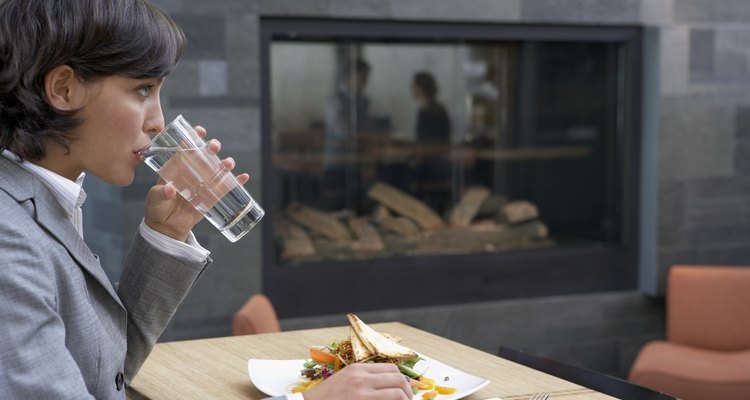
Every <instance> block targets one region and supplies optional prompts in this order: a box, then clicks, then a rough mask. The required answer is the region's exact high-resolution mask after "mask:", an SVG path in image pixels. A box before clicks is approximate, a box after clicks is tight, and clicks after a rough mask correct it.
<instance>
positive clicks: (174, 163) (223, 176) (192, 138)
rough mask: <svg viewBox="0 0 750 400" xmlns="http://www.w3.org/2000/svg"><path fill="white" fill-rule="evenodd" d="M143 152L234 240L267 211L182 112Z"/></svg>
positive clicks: (193, 203)
mask: <svg viewBox="0 0 750 400" xmlns="http://www.w3.org/2000/svg"><path fill="white" fill-rule="evenodd" d="M139 154H140V156H141V157H142V158H143V160H144V161H145V162H146V164H147V165H148V166H149V167H151V169H153V170H154V171H156V173H158V174H159V176H161V177H162V178H163V179H164V180H165V181H167V182H169V183H171V184H172V186H174V187H175V189H177V192H178V193H179V194H180V195H181V196H182V197H184V198H185V200H187V201H188V202H190V204H192V205H193V207H195V209H196V210H198V211H199V212H200V213H201V214H203V215H204V216H205V217H206V219H207V220H209V221H210V222H211V224H213V225H214V226H215V227H216V228H217V229H219V231H220V232H221V233H222V234H224V236H226V238H227V239H229V241H231V242H236V241H238V240H239V239H240V238H241V237H243V236H244V235H245V234H247V232H249V231H250V229H252V228H253V227H254V226H255V225H256V224H257V223H258V221H260V219H261V218H263V215H264V214H265V212H264V211H263V209H262V208H261V207H260V205H259V204H258V202H256V201H255V199H253V197H252V196H250V193H248V192H247V190H246V189H245V187H244V186H242V185H240V183H239V182H238V181H237V178H236V177H235V176H234V174H233V173H232V172H231V171H227V170H226V169H225V168H224V166H223V164H222V163H221V160H220V159H219V157H218V156H217V155H216V154H214V153H213V152H211V151H210V150H209V149H208V146H206V142H205V141H204V140H203V138H201V137H200V136H199V135H198V133H197V132H196V131H195V129H193V126H192V125H190V123H188V121H187V120H185V118H184V117H183V116H182V115H179V116H177V118H175V119H174V120H173V121H172V122H170V123H169V124H168V125H167V126H166V127H165V128H164V130H163V131H161V132H160V133H159V134H158V135H156V136H155V137H154V138H153V139H152V140H151V144H150V145H149V146H148V147H147V148H144V149H143V150H141V151H140V153H139Z"/></svg>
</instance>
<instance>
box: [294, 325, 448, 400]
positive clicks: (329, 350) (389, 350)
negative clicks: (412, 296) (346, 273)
mask: <svg viewBox="0 0 750 400" xmlns="http://www.w3.org/2000/svg"><path fill="white" fill-rule="evenodd" d="M346 317H347V318H348V319H349V325H350V327H349V337H347V338H345V339H342V340H336V341H333V342H332V343H331V344H329V345H328V346H326V347H311V348H310V359H309V360H308V361H306V362H305V363H304V369H303V370H302V377H303V378H302V381H301V382H300V383H298V384H297V385H296V386H294V387H293V388H292V392H295V393H299V392H305V391H307V390H310V389H312V388H313V387H315V386H317V385H319V384H320V383H321V382H323V381H324V380H325V379H326V378H328V377H329V376H331V375H333V374H334V373H336V371H339V370H341V369H342V368H345V367H346V366H347V365H349V364H352V363H363V362H374V363H386V362H387V363H392V364H395V365H396V366H397V367H398V369H399V371H401V373H402V374H404V379H406V380H407V381H408V382H409V386H411V388H412V390H413V391H414V394H417V393H418V392H419V391H424V393H423V394H422V398H423V399H435V398H437V396H438V395H441V394H453V393H455V392H456V388H453V387H447V386H438V385H436V384H435V380H434V379H431V378H428V377H426V376H424V375H423V374H422V373H419V372H417V371H415V369H414V366H415V365H416V364H417V362H419V361H420V360H422V358H421V357H419V354H417V352H415V351H414V350H412V349H410V348H408V347H406V346H403V345H401V344H399V342H400V341H401V339H400V338H398V337H395V336H392V335H388V334H384V333H380V332H377V331H376V330H374V329H372V328H370V327H369V326H367V324H365V323H364V322H362V320H361V319H359V318H358V317H357V316H356V315H354V314H351V313H350V314H347V315H346Z"/></svg>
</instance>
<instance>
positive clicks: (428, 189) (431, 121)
mask: <svg viewBox="0 0 750 400" xmlns="http://www.w3.org/2000/svg"><path fill="white" fill-rule="evenodd" d="M437 94H438V85H437V82H436V81H435V78H434V77H433V76H432V74H430V73H429V72H426V71H420V72H417V73H416V74H414V80H413V83H412V96H413V97H414V99H415V100H416V101H417V102H418V103H419V111H418V112H417V121H416V135H415V136H416V142H417V157H416V166H415V168H414V179H415V186H416V195H417V196H418V197H419V198H420V200H422V201H424V202H425V203H427V204H428V205H429V206H430V207H432V208H433V209H435V210H436V211H438V212H443V211H445V209H446V208H447V207H448V206H449V203H450V197H451V192H450V189H451V165H450V162H449V160H448V152H449V150H450V143H451V121H450V117H449V116H448V112H447V111H446V109H445V107H444V106H443V105H442V104H441V103H440V102H439V101H438V100H437Z"/></svg>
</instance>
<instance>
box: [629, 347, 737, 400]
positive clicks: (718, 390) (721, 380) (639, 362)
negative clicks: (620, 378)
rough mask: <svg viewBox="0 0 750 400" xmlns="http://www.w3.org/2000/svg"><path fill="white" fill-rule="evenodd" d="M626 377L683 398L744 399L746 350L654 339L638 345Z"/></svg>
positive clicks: (698, 399) (689, 399)
mask: <svg viewBox="0 0 750 400" xmlns="http://www.w3.org/2000/svg"><path fill="white" fill-rule="evenodd" d="M628 379H629V380H630V381H631V382H633V383H635V384H638V385H641V386H645V387H648V388H651V389H654V390H658V391H661V392H664V393H668V394H671V395H673V396H676V397H679V398H682V399H684V400H703V399H706V400H708V399H722V400H734V399H737V400H739V399H743V400H746V399H750V350H743V351H713V350H704V349H698V348H694V347H688V346H684V345H680V344H675V343H670V342H664V341H654V342H650V343H648V344H647V345H646V346H644V347H643V348H642V349H641V351H640V353H639V354H638V357H637V358H636V360H635V363H634V364H633V367H632V369H631V370H630V376H629V378H628Z"/></svg>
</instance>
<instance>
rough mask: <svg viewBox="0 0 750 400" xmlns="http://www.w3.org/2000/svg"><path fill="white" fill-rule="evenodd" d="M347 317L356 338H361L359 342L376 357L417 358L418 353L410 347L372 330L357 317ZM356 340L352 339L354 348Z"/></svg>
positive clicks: (350, 315)
mask: <svg viewBox="0 0 750 400" xmlns="http://www.w3.org/2000/svg"><path fill="white" fill-rule="evenodd" d="M346 317H347V318H348V319H349V323H350V324H351V328H352V330H353V331H354V333H356V335H355V336H358V337H359V340H360V341H361V342H362V344H364V346H365V347H367V350H369V351H370V353H372V354H373V355H375V356H381V357H387V358H394V359H404V358H415V357H417V353H416V352H415V351H414V350H412V349H409V348H408V347H405V346H402V345H400V344H398V343H395V342H394V341H392V340H390V339H388V338H386V337H385V336H383V335H381V334H380V333H378V332H376V331H375V330H374V329H372V328H370V327H369V326H367V324H365V323H364V322H362V320H360V319H359V318H358V317H357V316H356V315H354V314H351V313H349V314H347V315H346ZM354 341H355V339H354V338H353V337H352V347H354Z"/></svg>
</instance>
